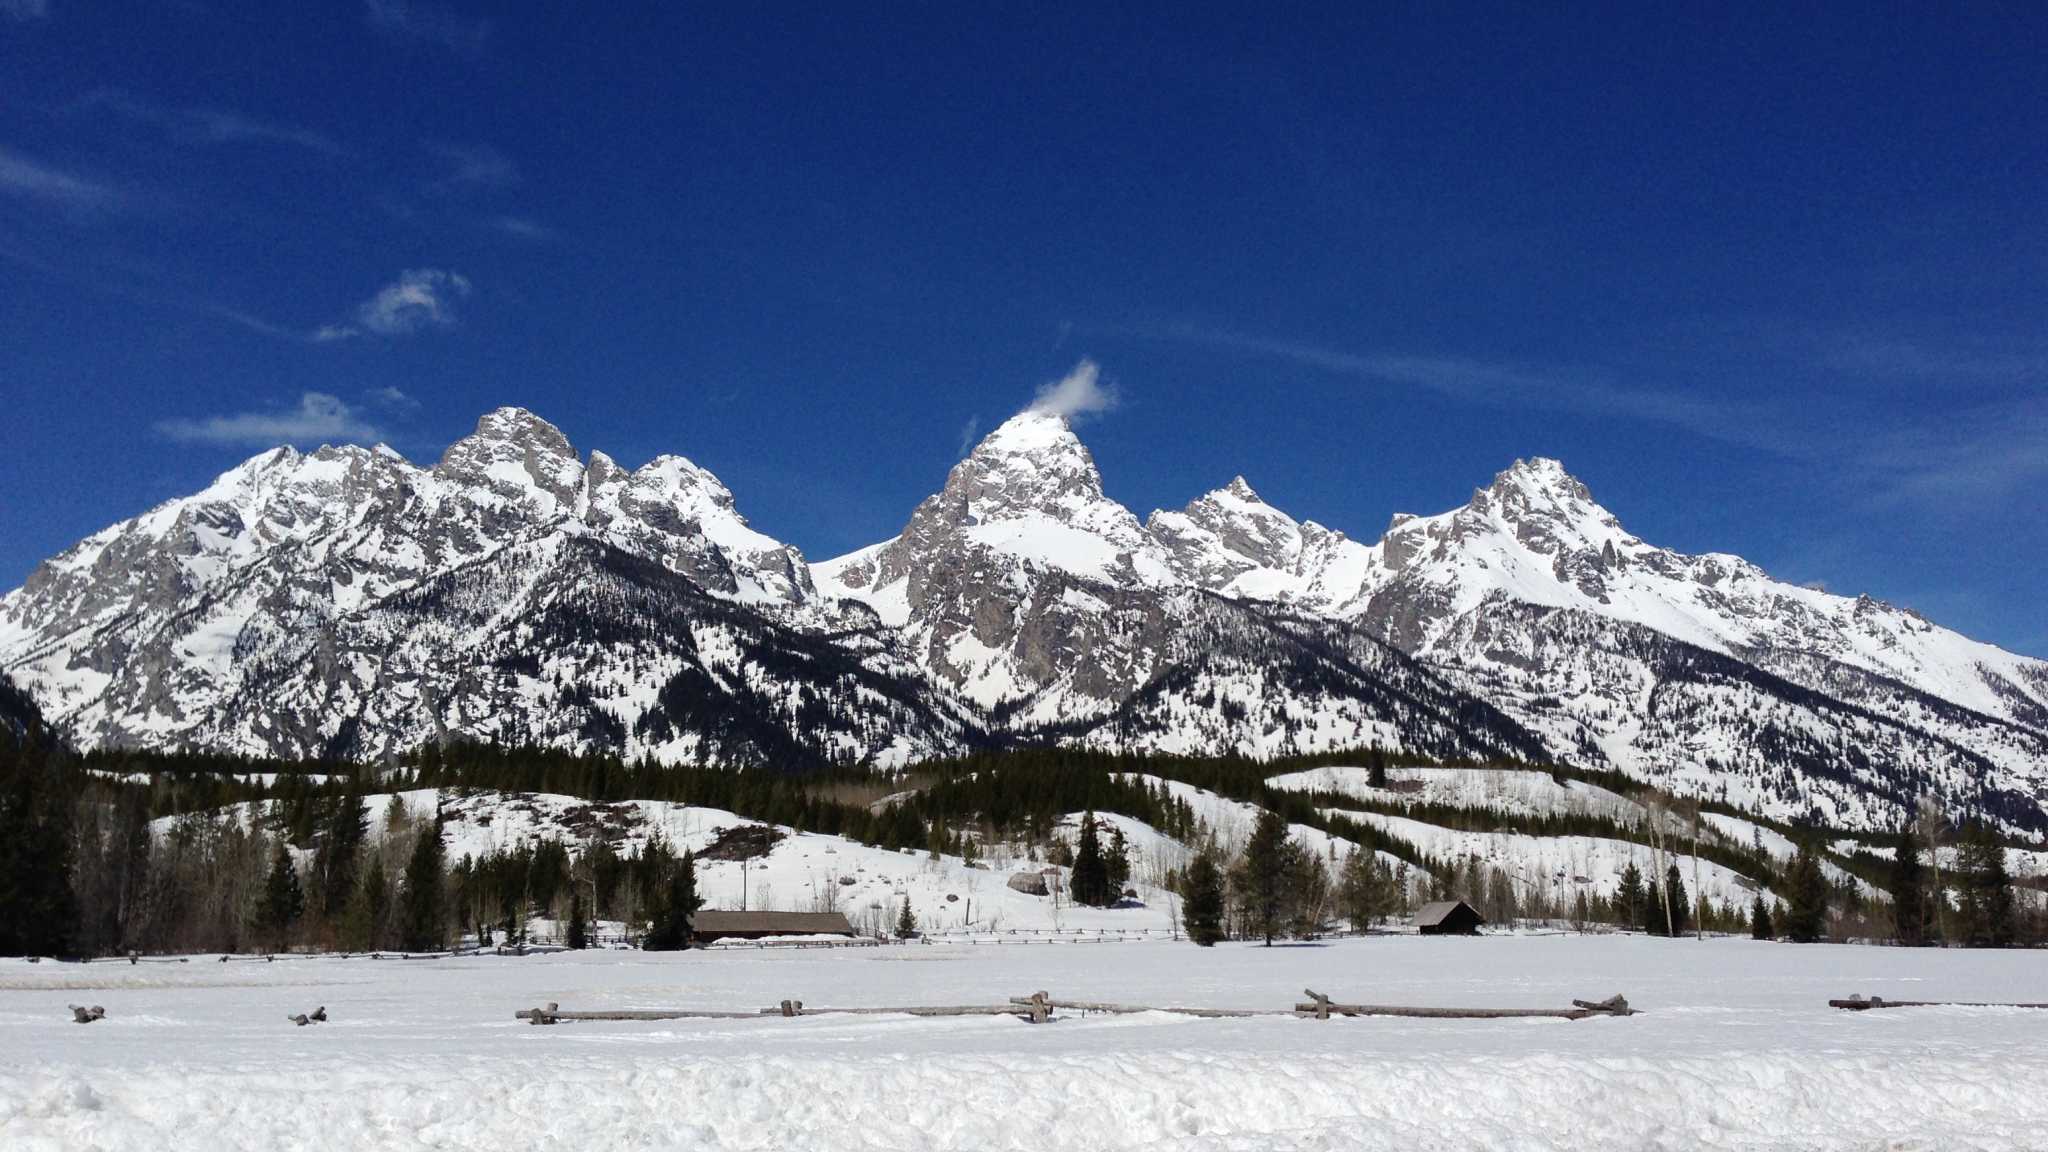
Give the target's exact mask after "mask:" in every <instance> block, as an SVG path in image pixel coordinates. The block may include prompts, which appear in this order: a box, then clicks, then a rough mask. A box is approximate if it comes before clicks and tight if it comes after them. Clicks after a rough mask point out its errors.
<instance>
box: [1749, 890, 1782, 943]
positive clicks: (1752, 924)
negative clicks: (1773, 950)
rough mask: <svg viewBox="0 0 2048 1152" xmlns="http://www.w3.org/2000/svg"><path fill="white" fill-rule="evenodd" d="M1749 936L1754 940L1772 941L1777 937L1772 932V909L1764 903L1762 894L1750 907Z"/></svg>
mask: <svg viewBox="0 0 2048 1152" xmlns="http://www.w3.org/2000/svg"><path fill="white" fill-rule="evenodd" d="M1749 935H1750V939H1752V940H1771V939H1775V938H1776V936H1777V934H1776V933H1775V932H1773V931H1772V930H1771V908H1770V905H1768V904H1765V903H1764V894H1763V893H1762V892H1758V893H1757V894H1756V899H1755V900H1754V901H1752V902H1751V903H1750V905H1749Z"/></svg>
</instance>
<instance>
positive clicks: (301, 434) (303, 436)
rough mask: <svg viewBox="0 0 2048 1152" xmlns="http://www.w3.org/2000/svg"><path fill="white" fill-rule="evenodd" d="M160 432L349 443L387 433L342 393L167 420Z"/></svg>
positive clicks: (236, 440) (214, 438) (223, 440)
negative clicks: (270, 406)
mask: <svg viewBox="0 0 2048 1152" xmlns="http://www.w3.org/2000/svg"><path fill="white" fill-rule="evenodd" d="M156 430H157V432H158V433H159V434H160V435H162V436H165V437H167V438H169V439H172V440H177V441H180V442H183V443H188V444H255V445H260V446H269V445H275V444H316V443H318V444H345V443H368V442H374V441H377V440H381V439H383V437H384V433H383V432H382V431H380V430H379V429H378V428H377V426H376V425H375V424H372V423H370V422H369V421H368V420H365V419H364V418H363V417H362V415H361V414H360V413H358V412H357V411H356V410H355V409H354V408H351V407H350V406H349V405H348V404H347V403H345V402H344V401H343V400H342V399H341V398H340V397H339V396H330V395H328V394H327V393H325V392H306V393H303V394H302V395H300V397H299V403H298V406H297V407H296V408H287V409H281V410H274V411H269V412H237V413H234V414H232V415H227V416H207V417H204V418H202V419H198V420H190V419H181V420H164V421H160V422H158V424H157V426H156Z"/></svg>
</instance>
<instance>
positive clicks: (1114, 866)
mask: <svg viewBox="0 0 2048 1152" xmlns="http://www.w3.org/2000/svg"><path fill="white" fill-rule="evenodd" d="M1102 867H1103V871H1104V872H1105V873H1106V874H1107V878H1108V880H1109V902H1110V903H1111V904H1114V903H1116V902H1117V901H1118V900H1121V899H1123V895H1124V888H1125V887H1126V886H1127V885H1129V884H1130V882H1131V842H1130V840H1129V839H1127V838H1126V837H1125V836H1124V830H1123V828H1122V827H1121V826H1120V825H1115V824H1112V825H1110V828H1109V846H1108V847H1106V848H1104V849H1103V851H1102Z"/></svg>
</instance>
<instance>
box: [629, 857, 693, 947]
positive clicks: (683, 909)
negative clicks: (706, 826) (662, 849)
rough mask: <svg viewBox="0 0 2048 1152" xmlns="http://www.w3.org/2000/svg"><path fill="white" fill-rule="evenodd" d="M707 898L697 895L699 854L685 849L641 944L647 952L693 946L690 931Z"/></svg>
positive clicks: (670, 876) (671, 874)
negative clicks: (659, 907)
mask: <svg viewBox="0 0 2048 1152" xmlns="http://www.w3.org/2000/svg"><path fill="white" fill-rule="evenodd" d="M703 907H704V900H703V898H702V897H700V896H698V895H697V855H696V853H694V852H685V853H683V858H682V859H681V860H679V861H677V862H676V866H675V870H674V871H673V872H672V873H670V875H669V882H668V891H667V893H666V895H665V897H664V899H663V900H662V902H661V911H660V914H659V915H658V916H656V917H655V919H654V927H653V928H652V929H651V930H649V931H648V933H647V938H646V939H645V940H643V941H641V943H640V947H641V948H642V949H644V950H646V951H648V952H680V951H682V950H684V949H685V948H688V947H689V946H690V933H691V930H692V929H693V928H694V926H695V924H696V920H697V913H698V911H699V910H701V909H702V908H703Z"/></svg>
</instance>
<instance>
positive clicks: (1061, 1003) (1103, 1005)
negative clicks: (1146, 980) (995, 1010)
mask: <svg viewBox="0 0 2048 1152" xmlns="http://www.w3.org/2000/svg"><path fill="white" fill-rule="evenodd" d="M1010 1003H1012V1004H1019V1005H1022V1004H1028V1003H1030V998H1029V997H1024V996H1012V997H1010ZM1046 1006H1047V1007H1049V1008H1054V1009H1064V1010H1066V1011H1069V1012H1080V1013H1083V1014H1087V1013H1091V1012H1099V1013H1102V1014H1104V1015H1109V1016H1130V1015H1135V1014H1137V1013H1140V1012H1167V1013H1171V1014H1173V1015H1175V1016H1199V1017H1202V1018H1204V1019H1210V1020H1234V1019H1240V1018H1242V1017H1246V1016H1292V1015H1294V1013H1293V1012H1291V1011H1279V1010H1274V1009H1262V1008H1185V1007H1179V1006H1168V1007H1164V1008H1158V1007H1153V1006H1151V1005H1147V1004H1114V1003H1110V1002H1107V1001H1102V1000H1047V1001H1046Z"/></svg>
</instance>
